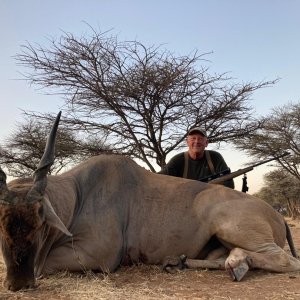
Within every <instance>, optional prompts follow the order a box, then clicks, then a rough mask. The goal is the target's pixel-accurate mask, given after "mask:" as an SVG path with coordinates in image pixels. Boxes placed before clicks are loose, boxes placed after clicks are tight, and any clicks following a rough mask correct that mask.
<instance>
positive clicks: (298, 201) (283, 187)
mask: <svg viewBox="0 0 300 300" xmlns="http://www.w3.org/2000/svg"><path fill="white" fill-rule="evenodd" d="M264 183H265V184H264V187H263V188H262V189H261V190H260V191H259V192H258V193H256V195H255V196H258V197H259V198H260V199H262V200H265V201H266V202H268V203H270V204H271V205H272V206H274V207H281V208H286V209H287V213H288V216H290V217H292V218H293V219H295V218H299V217H300V185H299V180H297V179H296V178H295V177H294V176H293V175H291V174H290V173H289V172H287V171H283V170H282V168H279V169H275V170H273V171H271V172H269V173H267V174H266V175H265V176H264Z"/></svg>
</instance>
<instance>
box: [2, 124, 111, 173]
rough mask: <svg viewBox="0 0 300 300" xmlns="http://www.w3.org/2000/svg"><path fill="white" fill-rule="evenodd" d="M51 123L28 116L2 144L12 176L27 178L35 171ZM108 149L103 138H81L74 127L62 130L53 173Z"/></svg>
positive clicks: (6, 165) (4, 161) (3, 165)
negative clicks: (72, 129) (73, 130)
mask: <svg viewBox="0 0 300 300" xmlns="http://www.w3.org/2000/svg"><path fill="white" fill-rule="evenodd" d="M51 125H52V123H45V122H43V123H42V122H39V121H38V120H34V119H33V118H27V119H26V118H25V120H24V122H23V123H19V124H18V125H17V128H16V130H15V131H14V132H13V133H12V134H11V135H10V136H9V137H8V138H7V139H6V141H5V142H4V143H3V145H2V146H0V165H1V166H2V167H6V169H7V170H8V174H9V175H10V176H13V177H27V176H31V175H32V174H33V172H34V171H35V169H36V167H37V165H38V163H39V161H40V159H41V157H42V155H43V153H44V149H45V145H46V140H47V135H48V133H49V132H50V127H51ZM108 151H109V149H108V147H107V146H105V145H104V142H103V141H101V140H97V139H93V140H88V141H86V140H85V139H79V138H78V136H77V135H75V133H74V132H72V131H70V130H59V131H58V134H57V142H56V147H55V156H56V159H55V162H54V164H53V166H51V168H50V172H49V173H50V174H51V173H58V172H59V171H61V169H63V168H65V167H66V166H70V165H74V164H76V163H78V162H79V161H81V160H82V158H84V157H89V156H91V155H96V154H99V153H101V152H108Z"/></svg>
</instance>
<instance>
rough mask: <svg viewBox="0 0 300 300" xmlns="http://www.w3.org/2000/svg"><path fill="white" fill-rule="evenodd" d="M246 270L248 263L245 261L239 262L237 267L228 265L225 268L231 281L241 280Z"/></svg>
mask: <svg viewBox="0 0 300 300" xmlns="http://www.w3.org/2000/svg"><path fill="white" fill-rule="evenodd" d="M248 270H249V265H248V264H247V262H246V261H244V262H241V263H240V264H239V265H238V266H237V267H234V268H232V267H231V266H230V265H229V268H228V269H227V271H228V273H229V275H230V277H231V279H232V281H241V280H242V278H243V277H244V276H245V274H246V273H247V272H248Z"/></svg>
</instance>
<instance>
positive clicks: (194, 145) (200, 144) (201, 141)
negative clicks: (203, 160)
mask: <svg viewBox="0 0 300 300" xmlns="http://www.w3.org/2000/svg"><path fill="white" fill-rule="evenodd" d="M187 145H188V147H189V150H190V151H192V152H194V153H202V152H203V151H204V149H205V148H206V146H207V145H208V141H207V138H206V137H205V136H204V135H202V134H200V133H194V134H191V135H189V136H188V137H187Z"/></svg>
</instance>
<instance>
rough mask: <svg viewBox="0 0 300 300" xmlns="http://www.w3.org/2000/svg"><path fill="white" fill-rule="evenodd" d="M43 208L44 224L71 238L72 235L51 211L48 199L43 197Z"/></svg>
mask: <svg viewBox="0 0 300 300" xmlns="http://www.w3.org/2000/svg"><path fill="white" fill-rule="evenodd" d="M43 206H44V213H45V220H46V223H47V224H48V225H50V226H52V227H56V228H57V229H59V230H60V231H61V232H63V233H64V234H66V235H68V236H72V233H71V232H70V231H69V230H68V229H67V227H66V226H65V225H64V223H63V222H62V221H61V219H60V218H59V217H58V215H57V214H56V212H55V211H54V209H53V206H52V205H51V203H50V201H49V199H48V197H46V196H45V197H44V199H43Z"/></svg>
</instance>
